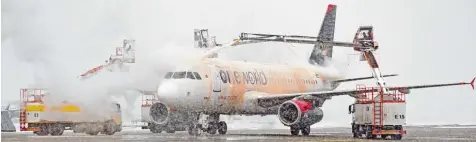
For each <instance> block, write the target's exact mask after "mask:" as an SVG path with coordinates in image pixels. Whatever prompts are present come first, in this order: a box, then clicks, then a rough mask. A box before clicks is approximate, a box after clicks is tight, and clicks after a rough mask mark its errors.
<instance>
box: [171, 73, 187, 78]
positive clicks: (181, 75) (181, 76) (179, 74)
mask: <svg viewBox="0 0 476 142" xmlns="http://www.w3.org/2000/svg"><path fill="white" fill-rule="evenodd" d="M185 74H187V72H176V73H174V75H173V77H172V78H174V79H179V78H185Z"/></svg>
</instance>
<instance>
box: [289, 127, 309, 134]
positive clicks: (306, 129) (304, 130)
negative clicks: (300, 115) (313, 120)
mask: <svg viewBox="0 0 476 142" xmlns="http://www.w3.org/2000/svg"><path fill="white" fill-rule="evenodd" d="M289 128H290V129H291V135H293V136H295V135H299V131H301V134H302V135H303V136H308V135H309V134H310V133H311V126H310V125H307V126H291V127H289Z"/></svg>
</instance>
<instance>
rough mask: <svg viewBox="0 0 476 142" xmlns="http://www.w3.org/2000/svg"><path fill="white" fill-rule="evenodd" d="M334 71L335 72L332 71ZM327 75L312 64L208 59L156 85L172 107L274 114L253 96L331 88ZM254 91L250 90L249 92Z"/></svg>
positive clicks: (201, 110)
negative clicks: (259, 104) (258, 103)
mask: <svg viewBox="0 0 476 142" xmlns="http://www.w3.org/2000/svg"><path fill="white" fill-rule="evenodd" d="M334 74H335V73H334ZM334 79H340V76H338V75H326V73H325V72H323V71H322V70H318V68H315V67H313V66H311V65H306V66H294V65H277V64H259V63H248V62H240V61H221V60H218V59H207V60H204V61H203V62H201V64H199V65H197V66H193V67H192V68H189V69H186V70H177V71H174V72H169V73H168V74H167V75H166V76H165V79H164V80H163V81H162V83H161V84H160V85H159V87H158V90H157V91H158V92H157V94H158V99H159V101H160V102H162V103H165V104H167V105H169V107H172V108H174V109H178V110H185V111H196V112H204V113H219V114H243V115H254V114H261V115H266V114H276V113H277V112H276V111H274V110H275V109H276V107H270V108H263V107H260V106H258V105H257V104H256V98H257V97H259V96H263V95H279V94H291V93H293V94H294V93H305V92H317V91H330V90H334V89H335V88H336V87H337V86H338V85H331V83H332V82H330V81H329V80H334ZM250 92H253V93H250Z"/></svg>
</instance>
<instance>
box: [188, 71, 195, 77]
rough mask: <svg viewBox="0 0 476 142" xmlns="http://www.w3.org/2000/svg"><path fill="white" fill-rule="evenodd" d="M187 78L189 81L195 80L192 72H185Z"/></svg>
mask: <svg viewBox="0 0 476 142" xmlns="http://www.w3.org/2000/svg"><path fill="white" fill-rule="evenodd" d="M187 78H189V79H195V77H193V74H192V72H187Z"/></svg>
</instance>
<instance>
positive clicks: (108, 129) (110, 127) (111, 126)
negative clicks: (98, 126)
mask: <svg viewBox="0 0 476 142" xmlns="http://www.w3.org/2000/svg"><path fill="white" fill-rule="evenodd" d="M115 128H116V124H115V123H114V122H113V121H109V122H106V126H105V129H104V134H106V135H113V134H114V133H116V130H115Z"/></svg>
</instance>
